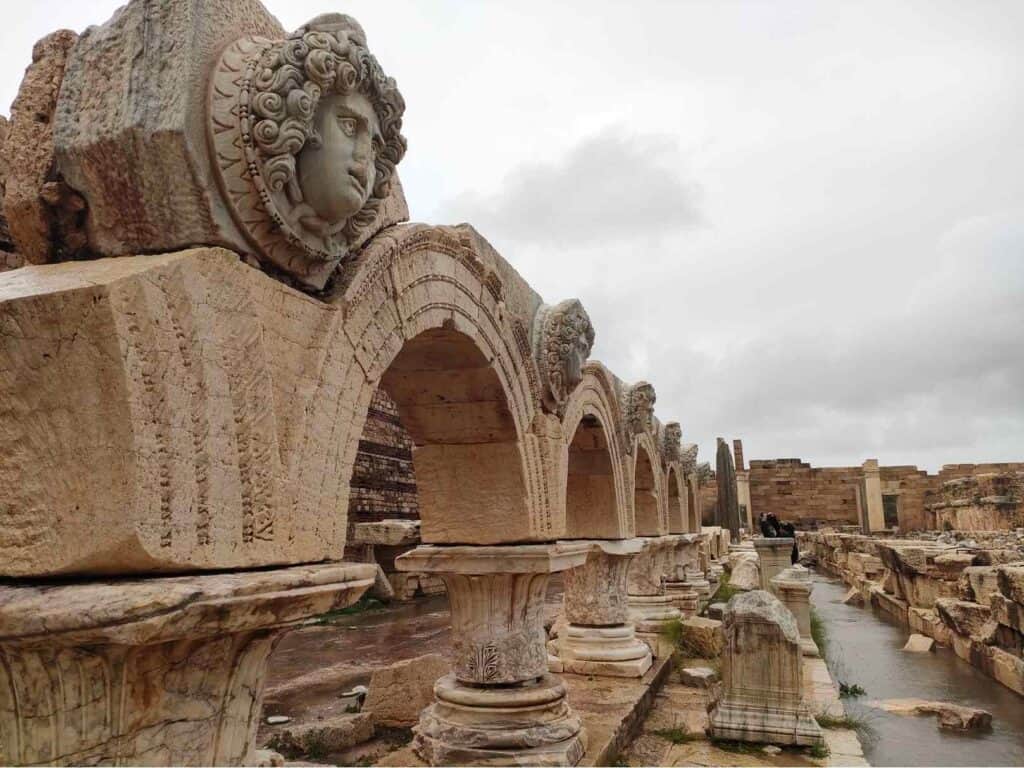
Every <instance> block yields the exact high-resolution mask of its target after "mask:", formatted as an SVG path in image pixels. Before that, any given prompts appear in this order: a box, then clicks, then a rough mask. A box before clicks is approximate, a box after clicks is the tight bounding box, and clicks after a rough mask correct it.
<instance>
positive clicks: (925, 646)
mask: <svg viewBox="0 0 1024 768" xmlns="http://www.w3.org/2000/svg"><path fill="white" fill-rule="evenodd" d="M934 647H935V641H934V640H932V639H931V638H930V637H926V636H925V635H918V634H916V633H915V634H913V635H911V636H910V637H909V638H908V639H907V644H906V645H904V646H903V650H904V651H912V652H913V653H928V651H930V650H932V648H934Z"/></svg>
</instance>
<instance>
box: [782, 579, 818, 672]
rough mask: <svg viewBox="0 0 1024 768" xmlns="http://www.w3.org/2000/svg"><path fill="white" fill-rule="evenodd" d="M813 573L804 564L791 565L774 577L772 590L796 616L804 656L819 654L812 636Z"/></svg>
mask: <svg viewBox="0 0 1024 768" xmlns="http://www.w3.org/2000/svg"><path fill="white" fill-rule="evenodd" d="M812 587H813V584H812V583H811V574H810V571H808V570H807V569H806V568H804V567H803V566H802V565H791V566H790V567H789V568H787V569H786V570H784V571H783V572H782V573H780V574H779V575H778V576H776V577H775V578H774V579H772V592H773V593H774V594H775V596H776V597H777V598H779V600H781V601H782V604H783V605H784V606H786V607H787V608H788V609H789V610H790V612H791V613H792V614H793V616H794V618H796V624H797V628H798V629H799V630H800V645H801V647H802V648H803V652H804V656H817V655H818V646H817V645H816V644H815V643H814V639H813V638H812V637H811V589H812Z"/></svg>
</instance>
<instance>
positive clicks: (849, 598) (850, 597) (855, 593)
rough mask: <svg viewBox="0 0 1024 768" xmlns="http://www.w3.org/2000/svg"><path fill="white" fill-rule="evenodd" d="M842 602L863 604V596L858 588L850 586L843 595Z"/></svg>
mask: <svg viewBox="0 0 1024 768" xmlns="http://www.w3.org/2000/svg"><path fill="white" fill-rule="evenodd" d="M842 602H843V604H844V605H864V596H863V595H862V594H861V593H860V590H859V589H856V588H855V587H851V588H850V590H849V591H848V592H847V593H846V594H845V595H844V596H843V600H842Z"/></svg>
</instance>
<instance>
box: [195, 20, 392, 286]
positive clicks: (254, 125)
mask: <svg viewBox="0 0 1024 768" xmlns="http://www.w3.org/2000/svg"><path fill="white" fill-rule="evenodd" d="M404 111H405V102H404V101H403V99H402V95H401V94H400V93H399V91H398V88H397V86H396V84H395V81H394V80H393V79H392V78H390V77H387V76H385V74H384V72H383V71H382V70H381V67H380V64H378V63H377V60H376V59H375V58H374V57H373V55H372V54H371V53H370V52H369V50H368V49H367V47H366V36H365V34H364V32H363V30H362V28H361V27H360V26H359V24H358V23H357V22H356V21H355V20H354V19H352V18H351V17H349V16H344V15H342V14H325V15H323V16H318V17H317V18H315V19H313V20H312V21H310V22H309V23H308V24H306V25H305V26H303V27H301V28H300V29H298V30H296V31H295V32H293V33H292V34H291V35H289V36H288V37H287V38H286V39H284V40H268V39H266V38H263V37H258V36H248V37H243V38H241V39H239V40H236V41H235V42H233V43H231V44H230V45H228V46H227V48H226V49H225V50H224V51H223V53H222V54H221V57H220V60H219V61H218V62H216V63H215V65H214V68H213V72H212V74H211V77H210V90H209V102H208V135H209V141H210V145H211V149H212V154H213V155H214V158H215V164H216V168H217V173H218V181H219V183H220V186H221V191H222V192H223V194H224V197H225V199H226V201H227V204H228V206H229V208H230V213H231V215H232V217H233V219H234V221H235V224H236V225H237V226H238V228H239V229H240V230H241V231H242V233H243V234H244V236H245V237H246V239H247V241H248V242H249V244H250V245H251V246H252V249H253V255H255V257H256V258H257V259H258V260H259V261H260V262H261V263H263V264H265V265H269V266H271V267H273V268H276V269H277V270H280V271H282V272H284V273H287V274H289V275H291V276H292V277H294V278H295V279H297V280H298V281H299V282H300V283H302V284H303V285H305V286H307V287H312V288H316V289H319V288H322V287H323V286H324V283H325V282H326V281H327V279H328V278H329V277H330V275H331V274H332V273H333V272H334V270H335V268H336V267H337V266H338V264H339V263H340V262H341V261H342V260H343V259H344V258H345V257H346V256H347V255H348V254H349V253H351V252H352V251H353V250H354V249H355V248H357V247H359V246H360V245H362V243H363V242H365V240H366V239H367V238H368V237H369V236H371V235H372V234H373V225H374V223H375V222H376V221H378V219H379V212H380V209H381V206H382V205H383V204H384V201H385V200H386V198H387V197H388V194H389V192H390V190H391V183H392V178H393V176H394V171H395V166H396V165H397V164H398V163H399V161H400V160H401V159H402V157H403V155H404V154H405V148H406V143H405V138H404V137H403V136H402V134H401V128H402V114H403V113H404Z"/></svg>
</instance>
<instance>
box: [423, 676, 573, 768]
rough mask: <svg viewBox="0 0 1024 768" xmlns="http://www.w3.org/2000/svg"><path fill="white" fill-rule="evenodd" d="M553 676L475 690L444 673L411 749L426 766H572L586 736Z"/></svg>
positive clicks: (559, 683)
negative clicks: (518, 683)
mask: <svg viewBox="0 0 1024 768" xmlns="http://www.w3.org/2000/svg"><path fill="white" fill-rule="evenodd" d="M565 693H566V688H565V684H564V683H563V682H562V681H561V680H559V679H558V678H557V677H554V676H553V675H544V676H543V677H541V678H540V679H539V680H537V681H535V682H532V683H524V684H522V685H515V686H508V687H501V688H497V687H495V688H479V687H474V686H469V685H464V684H462V683H460V682H458V681H457V680H456V679H455V676H454V675H451V674H449V675H445V676H444V677H442V678H441V679H440V680H438V681H437V683H436V684H435V685H434V696H435V698H436V701H435V703H434V704H431V705H430V706H429V707H427V708H426V709H425V710H423V713H422V714H421V715H420V722H419V725H418V726H416V728H415V736H414V738H413V744H412V746H413V750H414V751H415V752H416V754H417V755H418V756H419V757H420V758H421V759H422V760H424V761H426V762H427V763H429V764H430V765H540V766H569V765H576V763H578V762H579V761H580V759H581V758H582V757H583V753H584V751H585V750H586V734H585V733H584V731H583V727H582V724H581V722H580V719H579V717H577V716H576V714H575V713H574V712H573V711H572V710H571V709H570V708H569V704H568V702H567V701H566V697H565Z"/></svg>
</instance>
